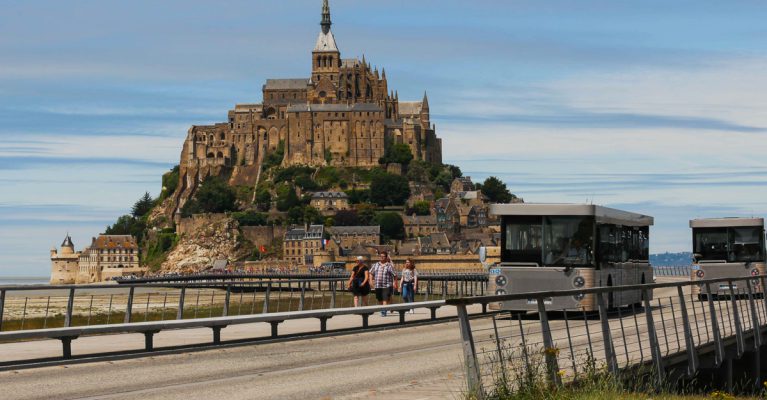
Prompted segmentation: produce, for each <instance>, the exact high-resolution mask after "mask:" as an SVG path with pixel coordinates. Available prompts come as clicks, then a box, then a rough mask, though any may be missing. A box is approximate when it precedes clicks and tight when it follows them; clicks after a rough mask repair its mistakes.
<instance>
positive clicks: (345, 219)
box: [333, 210, 360, 226]
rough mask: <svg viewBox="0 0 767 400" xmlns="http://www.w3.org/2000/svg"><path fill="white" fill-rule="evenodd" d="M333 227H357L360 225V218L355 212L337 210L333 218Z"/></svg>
mask: <svg viewBox="0 0 767 400" xmlns="http://www.w3.org/2000/svg"><path fill="white" fill-rule="evenodd" d="M333 225H335V226H357V225H360V218H359V216H358V215H357V211H356V210H338V211H336V215H335V216H333Z"/></svg>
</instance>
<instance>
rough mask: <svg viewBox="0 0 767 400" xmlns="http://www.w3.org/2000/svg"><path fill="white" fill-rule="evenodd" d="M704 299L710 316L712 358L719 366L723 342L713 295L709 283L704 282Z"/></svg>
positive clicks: (721, 359) (722, 352) (722, 356)
mask: <svg viewBox="0 0 767 400" xmlns="http://www.w3.org/2000/svg"><path fill="white" fill-rule="evenodd" d="M706 299H708V310H709V311H708V313H709V315H710V316H711V332H712V333H713V335H714V342H715V346H714V360H715V361H716V365H717V366H719V365H721V364H722V361H724V344H723V343H722V336H721V333H720V332H719V322H718V320H717V318H716V307H714V295H713V294H711V284H709V283H706Z"/></svg>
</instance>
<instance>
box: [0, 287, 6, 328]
mask: <svg viewBox="0 0 767 400" xmlns="http://www.w3.org/2000/svg"><path fill="white" fill-rule="evenodd" d="M4 310H5V290H0V331H2V330H3V311H4Z"/></svg>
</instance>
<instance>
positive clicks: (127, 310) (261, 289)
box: [0, 276, 487, 331]
mask: <svg viewBox="0 0 767 400" xmlns="http://www.w3.org/2000/svg"><path fill="white" fill-rule="evenodd" d="M347 281H348V277H337V276H336V277H333V276H330V277H318V278H313V279H285V280H283V279H266V280H260V281H218V282H216V284H215V285H210V284H208V283H206V282H200V281H197V282H185V283H130V284H122V285H115V284H110V285H62V286H47V285H30V286H0V331H8V330H31V329H47V328H56V327H73V326H90V325H109V324H119V323H133V322H150V321H158V320H159V321H164V320H172V319H177V320H183V319H194V318H200V317H209V318H210V317H215V316H234V315H254V314H267V313H274V312H287V311H306V310H317V309H333V308H344V307H351V306H352V305H353V296H352V294H351V293H350V292H349V291H348V290H347V288H346V283H347ZM486 286H487V285H486V281H481V280H463V281H448V280H422V279H419V283H418V287H417V288H415V289H416V290H415V292H416V296H415V299H416V301H432V300H445V299H448V298H452V297H457V296H474V295H483V294H485V289H486ZM393 300H394V302H395V303H397V302H400V301H402V299H401V297H400V296H394V297H393Z"/></svg>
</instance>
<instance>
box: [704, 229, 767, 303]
mask: <svg viewBox="0 0 767 400" xmlns="http://www.w3.org/2000/svg"><path fill="white" fill-rule="evenodd" d="M690 228H692V248H693V266H692V270H691V277H690V278H691V279H692V280H693V281H696V280H700V279H714V278H727V277H740V276H749V275H751V276H756V275H762V274H764V272H765V248H764V219H763V218H707V219H694V220H692V221H690ZM741 285H742V283H741ZM732 289H733V290H734V291H735V292H736V293H738V292H739V293H745V291H746V288H745V287H737V286H736V287H733V288H732ZM752 289H753V290H756V291H761V284H760V282H759V281H754V287H753V288H752ZM692 290H693V294H694V295H695V294H697V295H698V298H699V299H701V300H706V299H707V298H708V295H709V293H708V291H707V290H706V287H705V286H703V285H694V286H693V288H692ZM711 294H712V295H714V297H717V296H718V295H722V294H724V295H730V286H729V285H727V284H726V283H725V284H715V285H714V286H711Z"/></svg>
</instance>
